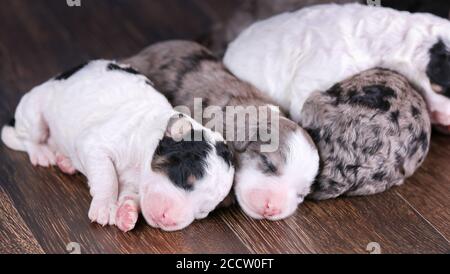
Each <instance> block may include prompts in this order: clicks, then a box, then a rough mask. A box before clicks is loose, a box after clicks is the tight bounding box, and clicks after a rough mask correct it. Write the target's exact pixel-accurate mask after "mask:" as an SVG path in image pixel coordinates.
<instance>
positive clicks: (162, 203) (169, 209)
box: [142, 193, 183, 227]
mask: <svg viewBox="0 0 450 274" xmlns="http://www.w3.org/2000/svg"><path fill="white" fill-rule="evenodd" d="M142 208H143V214H144V217H145V218H146V219H149V220H151V221H153V222H154V223H155V224H157V225H159V226H160V227H173V226H176V225H177V224H178V222H179V220H180V218H181V216H183V210H182V203H181V201H176V200H175V199H173V198H171V197H169V196H167V195H164V194H159V193H151V194H149V195H147V197H146V199H145V200H144V202H143V206H142Z"/></svg>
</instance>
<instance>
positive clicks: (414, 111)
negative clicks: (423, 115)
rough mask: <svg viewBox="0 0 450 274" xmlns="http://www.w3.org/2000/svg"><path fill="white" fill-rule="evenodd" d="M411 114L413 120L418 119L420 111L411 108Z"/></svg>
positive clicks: (414, 107) (413, 107)
mask: <svg viewBox="0 0 450 274" xmlns="http://www.w3.org/2000/svg"><path fill="white" fill-rule="evenodd" d="M411 114H412V116H413V117H414V118H419V117H420V110H419V108H417V107H416V106H411Z"/></svg>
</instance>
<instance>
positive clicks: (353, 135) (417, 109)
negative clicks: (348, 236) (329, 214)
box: [300, 69, 431, 199]
mask: <svg viewBox="0 0 450 274" xmlns="http://www.w3.org/2000/svg"><path fill="white" fill-rule="evenodd" d="M301 117H302V118H301V121H300V124H301V125H302V126H303V127H304V128H305V129H307V130H308V131H309V133H310V135H311V136H312V138H313V139H314V141H315V143H316V145H317V146H318V149H319V154H320V156H321V168H320V171H319V175H318V177H317V179H316V182H315V184H314V185H313V192H312V193H311V195H310V197H311V198H314V199H328V198H334V197H337V196H340V195H348V196H352V195H368V194H374V193H379V192H382V191H384V190H386V189H388V188H390V187H392V186H394V185H400V184H402V183H403V181H404V180H405V178H407V177H409V176H411V175H412V174H413V173H414V171H415V170H416V169H417V168H418V167H419V166H420V164H422V162H423V160H424V159H425V156H426V154H427V152H428V149H429V144H430V131H431V130H430V127H431V126H430V118H429V115H428V112H427V109H426V105H425V102H424V100H423V99H422V97H421V96H420V95H419V93H418V92H417V91H416V90H415V89H414V88H413V87H412V86H411V85H410V84H409V82H408V81H407V80H406V79H405V78H404V77H403V76H401V75H400V74H397V73H395V72H392V71H390V70H386V69H372V70H368V71H365V72H363V73H361V74H359V75H356V76H354V77H352V78H350V79H347V80H345V81H343V82H341V83H338V84H336V85H334V86H333V87H332V88H330V89H329V90H328V91H326V92H315V93H313V94H312V96H311V97H310V98H309V99H308V100H307V101H306V103H305V105H304V108H303V110H302V115H301Z"/></svg>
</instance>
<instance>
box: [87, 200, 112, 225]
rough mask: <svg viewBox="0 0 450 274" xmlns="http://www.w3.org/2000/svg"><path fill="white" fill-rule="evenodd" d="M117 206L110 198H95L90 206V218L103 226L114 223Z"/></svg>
mask: <svg viewBox="0 0 450 274" xmlns="http://www.w3.org/2000/svg"><path fill="white" fill-rule="evenodd" d="M116 210H117V206H116V204H115V202H114V201H111V200H110V199H95V198H94V199H93V200H92V202H91V206H90V208H89V213H88V216H89V219H90V220H91V222H96V223H98V224H100V225H102V226H105V225H107V224H114V217H115V212H116Z"/></svg>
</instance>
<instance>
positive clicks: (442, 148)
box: [396, 132, 450, 241]
mask: <svg viewBox="0 0 450 274" xmlns="http://www.w3.org/2000/svg"><path fill="white" fill-rule="evenodd" d="M449 159H450V136H446V135H442V134H439V133H437V132H433V136H432V141H431V147H430V153H429V155H428V157H427V159H426V160H425V163H424V164H423V165H422V167H420V169H419V170H418V171H417V172H416V174H414V176H412V177H411V178H409V179H408V180H407V182H406V183H405V185H404V186H402V187H399V188H397V189H396V191H397V193H398V194H399V195H400V196H401V197H402V198H403V199H405V201H406V202H407V203H409V204H410V205H411V206H412V207H413V208H414V209H415V210H416V211H417V213H418V214H420V215H421V216H422V217H423V218H425V219H426V220H427V221H429V222H430V224H431V225H432V226H433V227H434V228H435V229H436V230H437V231H439V233H441V234H442V236H443V237H445V238H446V239H447V241H448V240H449V239H450V172H449V167H448V163H449Z"/></svg>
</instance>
